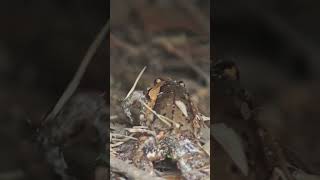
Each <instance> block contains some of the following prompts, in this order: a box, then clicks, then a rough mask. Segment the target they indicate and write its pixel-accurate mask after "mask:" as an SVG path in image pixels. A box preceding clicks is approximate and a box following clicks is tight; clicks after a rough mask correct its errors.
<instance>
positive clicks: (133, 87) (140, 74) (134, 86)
mask: <svg viewBox="0 0 320 180" xmlns="http://www.w3.org/2000/svg"><path fill="white" fill-rule="evenodd" d="M146 68H147V67H146V66H145V67H144V68H143V69H142V70H141V71H140V73H139V75H138V77H137V78H136V80H135V82H134V84H133V86H132V88H131V89H130V91H129V92H128V94H127V96H126V97H125V98H124V100H126V99H127V98H128V97H129V96H130V95H131V94H132V92H133V91H134V89H135V88H136V86H137V83H138V81H139V79H140V78H141V76H142V74H143V72H144V71H145V70H146ZM124 100H123V101H124Z"/></svg>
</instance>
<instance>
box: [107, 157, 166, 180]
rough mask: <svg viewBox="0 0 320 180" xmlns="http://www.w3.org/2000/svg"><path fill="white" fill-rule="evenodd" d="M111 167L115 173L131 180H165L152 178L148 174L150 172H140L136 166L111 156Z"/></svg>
mask: <svg viewBox="0 0 320 180" xmlns="http://www.w3.org/2000/svg"><path fill="white" fill-rule="evenodd" d="M110 166H111V169H112V170H113V171H116V172H119V173H121V174H125V175H126V176H127V177H128V178H130V179H140V180H150V179H155V180H164V179H163V178H160V177H156V176H152V175H150V174H148V172H146V171H143V170H140V169H138V168H136V167H135V166H133V165H132V164H128V163H126V162H124V161H122V160H120V159H118V158H116V157H114V156H110Z"/></svg>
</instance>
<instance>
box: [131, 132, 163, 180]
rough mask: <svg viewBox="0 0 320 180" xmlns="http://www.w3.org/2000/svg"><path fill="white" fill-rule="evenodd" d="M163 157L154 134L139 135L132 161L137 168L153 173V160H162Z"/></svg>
mask: <svg viewBox="0 0 320 180" xmlns="http://www.w3.org/2000/svg"><path fill="white" fill-rule="evenodd" d="M164 157H165V155H164V154H163V151H160V150H159V146H158V145H157V141H156V138H155V137H154V136H141V137H140V138H139V142H138V144H137V147H136V149H135V152H134V157H133V163H134V165H135V166H136V167H138V168H139V169H143V170H145V171H147V172H150V174H153V175H154V174H155V172H154V167H153V162H154V161H159V160H163V159H164Z"/></svg>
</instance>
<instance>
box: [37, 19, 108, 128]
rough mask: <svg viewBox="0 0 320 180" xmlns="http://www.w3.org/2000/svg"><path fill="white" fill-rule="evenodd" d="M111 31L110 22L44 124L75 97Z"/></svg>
mask: <svg viewBox="0 0 320 180" xmlns="http://www.w3.org/2000/svg"><path fill="white" fill-rule="evenodd" d="M109 29H110V25H109V20H108V22H107V23H106V24H105V25H104V26H103V27H102V29H101V31H100V32H99V33H98V35H97V36H96V38H95V40H94V41H93V42H92V44H91V45H90V47H89V49H88V50H87V53H86V55H85V56H84V58H83V59H82V62H81V64H80V66H79V68H78V70H77V72H76V74H75V75H74V77H73V79H72V81H71V82H70V83H69V85H68V87H67V88H66V89H65V91H64V92H63V94H62V96H61V97H60V98H59V100H58V102H57V103H56V105H55V106H54V108H53V109H52V111H51V112H50V113H49V114H48V116H47V117H46V118H45V120H44V121H43V123H46V122H47V121H50V120H51V119H54V118H55V117H56V116H57V114H58V113H59V112H60V110H61V109H62V108H63V106H64V105H65V104H66V102H67V101H68V100H69V99H70V97H71V96H72V95H73V93H74V92H75V90H76V89H77V87H78V86H79V84H80V80H81V79H82V77H83V75H84V73H85V71H86V69H87V67H88V65H89V63H90V61H91V60H92V57H93V56H94V54H95V53H96V51H97V49H98V47H99V46H100V44H101V43H102V42H103V40H104V39H105V37H106V35H107V34H108V32H109Z"/></svg>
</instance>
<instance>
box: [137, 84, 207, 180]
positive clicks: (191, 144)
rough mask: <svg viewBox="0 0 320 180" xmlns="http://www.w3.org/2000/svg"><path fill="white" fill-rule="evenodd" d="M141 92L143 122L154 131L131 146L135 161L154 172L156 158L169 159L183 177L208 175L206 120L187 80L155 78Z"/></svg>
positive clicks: (142, 167) (139, 165) (191, 178)
mask: <svg viewBox="0 0 320 180" xmlns="http://www.w3.org/2000/svg"><path fill="white" fill-rule="evenodd" d="M142 96H143V98H140V99H143V101H142V102H141V103H142V104H143V105H141V106H138V107H139V108H140V111H139V112H140V114H139V121H140V125H141V126H145V127H147V128H148V129H149V130H151V131H154V132H155V135H153V136H152V135H146V134H141V136H139V137H138V141H137V142H136V144H135V146H134V147H135V148H134V149H133V150H132V152H133V153H132V154H133V156H132V162H133V164H134V165H135V166H137V167H138V168H141V169H144V170H146V171H148V172H150V173H151V174H152V173H154V163H155V162H159V161H163V160H165V159H170V160H171V161H173V162H174V163H176V166H177V169H179V170H180V172H181V176H182V177H183V178H184V179H187V180H196V179H209V178H210V155H209V154H208V153H207V152H206V151H204V150H203V148H202V147H201V144H200V141H199V139H200V135H201V128H202V127H203V126H205V123H204V121H203V119H202V116H201V114H200V112H199V110H198V108H197V107H196V106H195V104H194V103H193V102H192V100H191V97H190V95H189V93H188V91H187V89H186V85H185V83H184V82H183V81H177V80H173V79H171V78H156V79H155V80H154V83H153V85H152V86H151V87H150V88H148V89H147V90H146V91H144V92H143V95H142ZM132 102H133V101H132ZM133 104H134V103H133Z"/></svg>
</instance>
